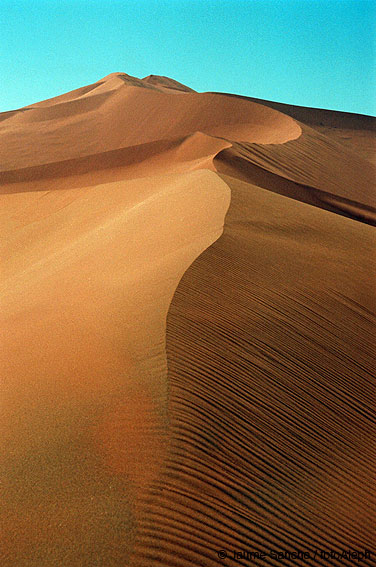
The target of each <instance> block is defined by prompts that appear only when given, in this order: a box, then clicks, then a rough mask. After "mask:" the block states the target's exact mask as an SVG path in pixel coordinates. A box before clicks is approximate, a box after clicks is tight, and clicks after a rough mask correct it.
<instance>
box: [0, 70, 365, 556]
mask: <svg viewBox="0 0 376 567" xmlns="http://www.w3.org/2000/svg"><path fill="white" fill-rule="evenodd" d="M346 132H347V134H346V139H344V136H345V133H346ZM374 140H375V134H374V127H373V120H372V119H371V118H370V117H360V116H352V115H345V114H342V113H332V112H330V111H321V110H319V111H318V110H316V109H302V108H299V107H291V106H287V105H280V104H278V103H271V102H268V101H257V100H255V99H247V98H245V97H237V96H235V95H225V94H216V93H196V92H194V91H193V90H192V89H190V88H189V87H186V86H185V85H182V84H181V83H178V82H177V81H175V80H173V79H170V78H167V77H160V76H156V75H150V76H148V77H145V78H144V79H138V78H136V77H131V76H129V75H126V74H125V73H113V74H111V75H108V76H107V77H104V78H103V79H101V80H99V81H98V82H96V83H93V84H92V85H89V86H86V87H82V88H79V89H76V90H74V91H71V92H69V93H66V94H63V95H60V96H57V97H54V98H52V99H49V100H46V101H42V102H39V103H36V104H32V105H30V106H28V107H25V108H22V109H19V110H15V111H11V112H7V113H3V114H0V183H1V188H0V202H1V209H0V211H1V212H0V225H1V229H2V242H1V265H2V271H1V281H0V290H1V319H2V330H3V339H2V341H1V349H0V350H1V352H0V355H1V369H2V375H3V376H2V382H1V392H0V396H1V400H0V401H1V413H0V424H1V436H0V437H1V451H0V481H1V482H0V490H1V491H2V494H1V501H2V510H1V512H0V515H1V518H0V524H1V531H0V565H1V567H15V566H17V567H92V566H94V565H98V566H101V567H102V566H105V567H125V566H126V565H130V566H132V567H149V566H150V567H153V566H154V565H155V566H157V565H158V566H159V567H173V566H174V567H185V566H187V567H188V566H190V567H192V566H197V567H210V566H213V567H214V566H215V565H218V561H219V558H218V554H217V552H218V550H221V549H222V550H227V551H228V558H227V559H226V561H225V562H224V563H226V565H233V566H234V567H235V565H249V564H250V562H249V560H247V559H241V558H237V560H236V561H235V560H234V559H233V553H232V552H233V551H242V550H248V551H257V550H262V551H265V552H269V551H270V550H271V549H273V550H277V551H284V550H291V551H295V550H297V549H298V550H305V551H308V552H314V550H337V551H338V550H339V551H342V550H348V549H356V550H364V549H366V548H369V549H371V550H372V544H373V542H374V541H375V536H376V534H375V531H374V526H375V525H376V522H375V520H376V518H375V514H374V512H373V511H374V494H375V491H374V488H375V487H374V485H373V484H372V467H373V464H374V462H375V457H376V455H375V451H374V447H375V414H374V401H375V389H374V382H373V374H374V369H375V357H374V353H375V352H376V348H375V347H376V345H375V340H374V337H375V326H374V323H375V293H374V275H375V266H374V254H372V250H374V247H375V244H376V239H375V236H374V234H375V233H374V228H373V227H372V226H371V225H373V224H375V197H374V186H375V169H374V166H373V165H372V163H371V162H372V161H373V160H372V158H373V156H372V155H371V154H372V144H373V143H374ZM373 559H374V557H373V558H372V560H368V559H365V560H364V561H363V562H362V564H363V565H371V564H372V561H373ZM253 563H254V564H260V565H265V564H269V565H277V564H278V565H281V564H284V565H290V564H291V562H289V560H284V561H277V560H276V559H273V558H271V557H270V556H268V557H267V558H266V559H264V560H262V561H258V560H255V561H253ZM315 564H318V565H327V560H325V559H323V558H322V557H321V556H318V557H316V559H315ZM333 564H338V565H339V564H342V565H343V564H345V565H347V564H349V565H350V564H352V563H351V562H349V561H347V560H343V561H342V562H337V563H336V562H335V561H334V563H333Z"/></svg>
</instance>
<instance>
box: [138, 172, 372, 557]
mask: <svg viewBox="0 0 376 567" xmlns="http://www.w3.org/2000/svg"><path fill="white" fill-rule="evenodd" d="M223 178H224V179H225V181H226V182H227V183H228V185H229V186H230V188H231V192H232V198H231V205H230V209H229V211H228V213H227V215H226V221H225V229H224V233H223V235H222V236H221V237H220V238H219V239H218V240H217V241H216V242H215V243H213V244H212V245H211V246H210V247H209V248H208V249H206V250H205V251H204V252H203V253H202V254H201V255H200V256H199V257H198V258H197V259H196V260H195V262H194V263H193V264H192V265H191V266H190V267H189V269H188V270H187V271H186V272H185V274H184V276H183V278H182V280H181V281H180V284H179V286H178V288H177V290H176V292H175V294H174V297H173V300H172V303H171V305H170V308H169V312H168V317H167V354H168V377H169V405H168V413H169V416H170V426H169V429H170V433H171V440H170V444H169V453H168V457H167V461H166V465H165V468H164V471H163V472H162V474H161V475H160V477H159V478H158V479H156V481H155V482H154V483H153V485H152V487H151V489H149V491H148V493H147V494H146V496H145V498H144V513H143V515H142V517H141V519H140V524H139V529H138V533H137V537H136V542H135V547H134V551H133V555H132V560H131V566H132V567H141V566H144V565H148V566H150V567H151V566H154V565H155V566H160V567H162V566H166V565H169V566H170V565H171V566H172V565H174V566H176V567H178V566H179V567H185V566H187V567H188V566H192V565H194V566H197V567H198V566H202V567H211V566H213V567H215V566H217V565H218V555H217V552H218V550H223V549H224V550H227V551H228V557H227V559H226V564H228V565H233V566H234V567H235V565H239V564H240V565H248V564H249V560H247V559H245V558H244V560H242V559H241V558H240V559H239V558H237V559H236V560H234V559H233V554H232V550H235V551H239V552H241V551H243V550H248V551H264V552H266V553H270V551H271V550H276V551H285V550H288V551H296V550H302V551H308V552H310V553H312V555H313V553H314V551H315V549H319V550H321V549H322V550H337V551H340V552H341V551H342V550H348V549H352V550H354V549H355V550H363V551H364V549H370V550H372V545H373V541H374V523H375V517H374V513H373V507H372V504H371V502H373V501H374V496H375V490H374V488H376V487H375V486H374V485H371V484H370V474H371V470H372V468H373V462H374V459H375V452H374V450H373V446H374V445H373V441H372V440H373V439H374V438H375V435H376V422H375V419H374V414H373V412H371V410H370V406H369V400H370V399H372V395H373V394H372V392H373V385H372V372H373V368H374V365H375V357H374V352H375V351H374V346H375V345H374V340H373V339H372V328H373V325H374V322H375V315H374V314H373V313H374V309H373V308H374V294H373V282H372V275H371V274H372V271H373V270H372V269H370V266H369V255H368V254H367V251H368V250H369V249H370V246H372V244H373V243H374V236H373V229H371V228H370V227H368V226H366V225H364V224H361V223H357V222H354V221H353V220H350V219H346V218H343V217H340V216H337V215H332V214H331V213H330V212H327V211H325V210H321V209H318V208H312V207H310V206H308V205H307V204H305V203H300V202H297V201H292V200H291V199H288V198H286V197H284V196H281V195H276V194H271V193H269V192H268V191H264V190H262V189H260V188H259V187H255V186H252V185H251V184H249V183H244V182H241V181H239V180H235V179H233V178H230V177H227V176H223ZM307 259H308V260H307ZM344 262H346V270H343V264H344ZM349 273H351V277H349ZM323 274H325V277H323ZM231 557H232V559H231ZM315 561H316V562H317V564H318V565H323V566H324V565H326V564H327V560H326V559H323V558H321V557H317V558H316V559H315ZM372 561H373V560H372V559H371V560H367V559H366V560H364V564H367V565H371V564H372ZM254 563H255V564H260V565H261V564H265V563H266V564H270V565H275V564H279V561H276V560H275V559H272V558H270V557H269V558H267V559H266V560H263V561H259V562H258V561H257V560H255V561H254ZM344 563H345V564H350V563H351V561H350V562H346V560H344ZM286 564H289V562H288V561H287V563H286Z"/></svg>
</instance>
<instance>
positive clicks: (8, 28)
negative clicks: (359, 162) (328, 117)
mask: <svg viewBox="0 0 376 567" xmlns="http://www.w3.org/2000/svg"><path fill="white" fill-rule="evenodd" d="M0 18H1V22H0V30H1V31H0V55H1V57H0V111H4V110H10V109H13V108H18V107H20V106H25V105H27V104H31V103H33V102H37V101H39V100H43V99H45V98H48V97H52V96H56V95H58V94H61V93H63V92H66V91H69V90H72V89H74V88H77V87H80V86H83V85H86V84H89V83H93V82H95V81H96V80H98V79H100V78H101V77H103V76H104V75H107V74H109V73H112V72H114V71H123V72H125V73H128V74H130V75H135V76H137V77H144V76H146V75H150V74H154V75H166V76H169V77H172V78H174V79H176V80H178V81H180V82H182V83H185V84H187V85H189V86H190V87H192V88H194V89H196V90H198V91H221V92H231V93H237V94H242V95H248V96H254V97H258V98H264V99H268V100H274V101H279V102H287V103H291V104H298V105H303V106H313V107H320V108H330V109H336V110H346V111H349V112H359V113H363V114H373V115H376V1H375V0H158V1H154V0H137V1H131V0H128V1H127V0H101V1H99V0H19V1H18V0H1V1H0Z"/></svg>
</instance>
